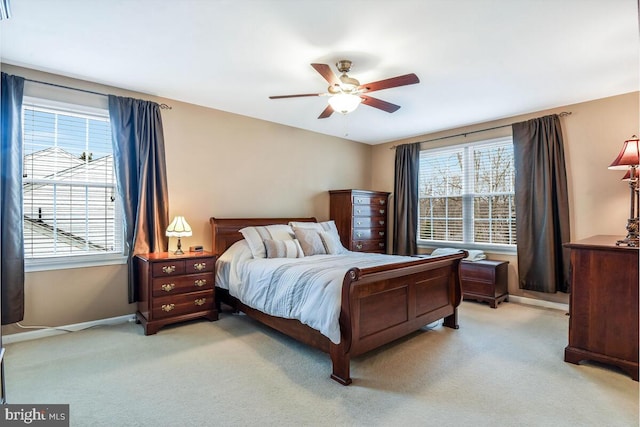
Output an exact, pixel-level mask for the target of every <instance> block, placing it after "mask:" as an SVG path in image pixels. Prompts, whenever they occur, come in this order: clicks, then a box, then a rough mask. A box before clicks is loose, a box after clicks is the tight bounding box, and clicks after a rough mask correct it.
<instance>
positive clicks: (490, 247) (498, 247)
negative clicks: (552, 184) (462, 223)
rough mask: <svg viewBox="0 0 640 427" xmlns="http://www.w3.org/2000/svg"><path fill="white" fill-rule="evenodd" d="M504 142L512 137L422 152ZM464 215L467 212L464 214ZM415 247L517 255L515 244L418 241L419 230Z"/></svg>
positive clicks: (467, 183) (435, 149)
mask: <svg viewBox="0 0 640 427" xmlns="http://www.w3.org/2000/svg"><path fill="white" fill-rule="evenodd" d="M505 142H513V137H511V136H504V137H500V138H493V139H487V140H481V141H475V142H467V143H464V144H455V145H447V146H444V147H438V148H428V149H426V150H423V151H429V152H431V153H439V152H445V151H450V150H452V149H458V148H462V149H464V148H467V147H471V146H473V147H482V146H483V145H493V144H499V143H505ZM465 153H466V151H465ZM465 155H466V154H465ZM468 160H469V159H465V161H468ZM465 172H467V171H465ZM465 182H466V184H465V185H469V180H465ZM466 190H468V189H465V194H464V195H463V196H466V195H467V194H468V192H467V191H466ZM466 213H467V212H465V213H464V214H466ZM418 227H420V223H419V222H418ZM467 237H468V236H466V235H465V236H464V238H465V239H466V238H467ZM417 245H418V247H419V248H422V249H428V248H456V249H474V250H482V251H485V252H490V253H495V254H505V255H515V254H517V251H518V246H517V244H516V245H502V244H495V243H472V242H469V243H464V242H450V241H446V240H424V239H420V230H419V229H418V231H417Z"/></svg>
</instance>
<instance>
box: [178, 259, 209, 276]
mask: <svg viewBox="0 0 640 427" xmlns="http://www.w3.org/2000/svg"><path fill="white" fill-rule="evenodd" d="M215 263H216V261H215V258H203V259H194V260H191V261H185V265H186V271H187V274H191V273H204V272H206V271H213V267H214V266H215Z"/></svg>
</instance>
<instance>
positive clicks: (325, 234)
mask: <svg viewBox="0 0 640 427" xmlns="http://www.w3.org/2000/svg"><path fill="white" fill-rule="evenodd" d="M318 234H319V235H320V238H321V239H322V243H323V244H324V248H325V250H326V251H327V253H328V254H330V255H339V254H343V253H346V252H348V251H347V249H346V248H345V247H344V246H342V242H341V241H340V236H338V234H337V233H334V232H332V231H320V232H319V233H318Z"/></svg>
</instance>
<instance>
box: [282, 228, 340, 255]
mask: <svg viewBox="0 0 640 427" xmlns="http://www.w3.org/2000/svg"><path fill="white" fill-rule="evenodd" d="M289 225H290V226H292V227H294V229H295V227H298V228H308V229H311V230H316V231H317V232H318V233H319V235H320V238H321V239H322V243H323V245H324V248H325V250H326V251H327V253H328V254H330V255H339V254H344V253H347V252H349V250H348V249H347V248H345V247H344V246H342V242H341V241H340V234H338V227H336V223H335V221H334V220H329V221H323V222H294V221H291V222H290V223H289ZM322 233H330V234H333V236H328V235H323V234H322Z"/></svg>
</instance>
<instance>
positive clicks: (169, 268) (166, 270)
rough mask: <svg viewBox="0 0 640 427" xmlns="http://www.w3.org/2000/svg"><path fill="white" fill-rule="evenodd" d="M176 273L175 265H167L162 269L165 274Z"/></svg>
mask: <svg viewBox="0 0 640 427" xmlns="http://www.w3.org/2000/svg"><path fill="white" fill-rule="evenodd" d="M174 271H176V266H175V265H165V266H164V267H162V272H163V273H165V274H171V273H173V272H174Z"/></svg>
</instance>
